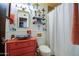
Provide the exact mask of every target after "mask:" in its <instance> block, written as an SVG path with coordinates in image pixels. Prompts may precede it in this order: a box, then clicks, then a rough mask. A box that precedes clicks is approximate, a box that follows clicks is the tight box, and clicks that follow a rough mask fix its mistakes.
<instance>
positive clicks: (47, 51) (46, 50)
mask: <svg viewBox="0 0 79 59" xmlns="http://www.w3.org/2000/svg"><path fill="white" fill-rule="evenodd" d="M39 50H40V51H41V52H46V53H49V52H51V50H50V48H49V47H48V46H46V45H41V46H40V47H39Z"/></svg>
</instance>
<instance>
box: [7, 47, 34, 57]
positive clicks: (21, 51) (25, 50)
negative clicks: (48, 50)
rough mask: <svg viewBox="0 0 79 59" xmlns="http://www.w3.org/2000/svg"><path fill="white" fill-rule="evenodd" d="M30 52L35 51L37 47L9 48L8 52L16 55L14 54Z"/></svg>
mask: <svg viewBox="0 0 79 59" xmlns="http://www.w3.org/2000/svg"><path fill="white" fill-rule="evenodd" d="M30 52H33V53H35V48H34V47H27V48H21V49H14V50H9V51H8V54H9V55H13V56H14V55H22V54H28V53H30Z"/></svg>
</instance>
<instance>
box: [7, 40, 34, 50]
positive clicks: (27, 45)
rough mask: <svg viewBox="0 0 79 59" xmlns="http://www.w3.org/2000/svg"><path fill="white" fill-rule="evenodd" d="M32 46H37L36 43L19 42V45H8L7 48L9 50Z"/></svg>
mask: <svg viewBox="0 0 79 59" xmlns="http://www.w3.org/2000/svg"><path fill="white" fill-rule="evenodd" d="M30 46H35V42H34V41H28V42H17V43H9V44H7V47H8V48H9V49H17V48H23V47H30Z"/></svg>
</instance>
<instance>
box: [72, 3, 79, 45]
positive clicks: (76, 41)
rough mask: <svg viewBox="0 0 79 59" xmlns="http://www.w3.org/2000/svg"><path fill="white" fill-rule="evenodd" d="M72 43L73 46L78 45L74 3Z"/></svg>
mask: <svg viewBox="0 0 79 59" xmlns="http://www.w3.org/2000/svg"><path fill="white" fill-rule="evenodd" d="M72 41H73V44H74V45H79V20H78V3H74V11H73V28H72Z"/></svg>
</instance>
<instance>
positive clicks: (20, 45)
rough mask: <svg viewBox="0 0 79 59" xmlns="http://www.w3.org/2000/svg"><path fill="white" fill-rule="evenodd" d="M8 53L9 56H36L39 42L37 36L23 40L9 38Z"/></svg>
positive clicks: (7, 43)
mask: <svg viewBox="0 0 79 59" xmlns="http://www.w3.org/2000/svg"><path fill="white" fill-rule="evenodd" d="M5 44H6V53H7V54H6V55H8V56H35V55H36V47H37V42H36V38H33V37H32V38H29V39H23V40H17V39H15V40H9V41H7V42H6V43H5Z"/></svg>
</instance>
